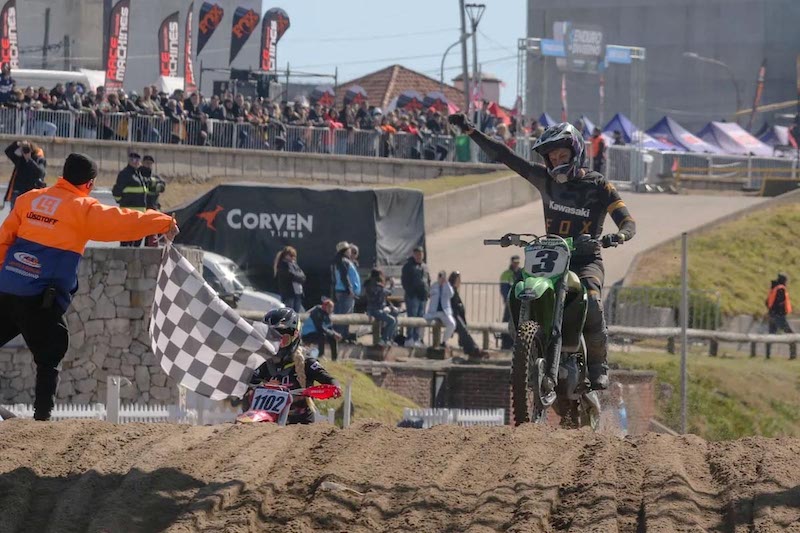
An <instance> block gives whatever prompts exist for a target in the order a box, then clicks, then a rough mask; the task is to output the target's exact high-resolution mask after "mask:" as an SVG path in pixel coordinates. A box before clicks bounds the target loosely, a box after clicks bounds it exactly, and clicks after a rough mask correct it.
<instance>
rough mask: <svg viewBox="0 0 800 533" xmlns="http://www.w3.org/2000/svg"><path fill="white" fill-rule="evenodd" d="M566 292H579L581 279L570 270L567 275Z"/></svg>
mask: <svg viewBox="0 0 800 533" xmlns="http://www.w3.org/2000/svg"><path fill="white" fill-rule="evenodd" d="M567 290H568V291H570V292H579V291H580V290H581V278H579V277H578V275H577V274H576V273H575V272H573V271H572V270H570V271H569V272H568V273H567Z"/></svg>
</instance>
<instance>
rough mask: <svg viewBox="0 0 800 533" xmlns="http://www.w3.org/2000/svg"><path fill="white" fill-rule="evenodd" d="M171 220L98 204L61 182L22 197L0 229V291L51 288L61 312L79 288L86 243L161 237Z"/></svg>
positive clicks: (26, 293) (26, 292) (31, 292)
mask: <svg viewBox="0 0 800 533" xmlns="http://www.w3.org/2000/svg"><path fill="white" fill-rule="evenodd" d="M171 222H172V217H170V216H169V215H165V214H163V213H159V212H158V211H146V212H144V213H142V212H139V211H132V210H130V209H121V208H119V207H110V206H106V205H103V204H101V203H100V202H98V201H97V199H96V198H92V197H90V196H88V191H87V190H86V189H85V188H80V189H79V188H78V187H76V186H74V185H72V184H71V183H69V182H68V181H67V180H65V179H64V178H59V180H58V182H57V183H56V184H55V185H53V186H52V187H46V188H44V189H36V190H33V191H30V192H28V193H25V194H23V195H21V196H20V197H19V198H18V199H17V203H16V204H15V205H14V209H13V210H12V211H11V213H10V214H9V215H8V218H6V220H5V222H3V225H2V227H0V265H2V266H0V292H3V293H7V294H16V295H20V296H35V295H38V294H42V293H43V292H44V291H45V290H46V289H47V288H48V287H55V288H56V301H57V302H58V303H59V305H60V306H61V308H62V310H64V311H66V309H67V307H69V302H70V301H71V299H72V294H74V293H75V291H76V290H78V263H79V262H80V258H81V256H82V255H83V250H84V248H85V247H86V243H87V242H88V241H109V242H110V241H132V240H137V239H141V238H144V237H146V236H147V235H153V234H156V233H166V232H167V231H168V230H169V227H170V225H171Z"/></svg>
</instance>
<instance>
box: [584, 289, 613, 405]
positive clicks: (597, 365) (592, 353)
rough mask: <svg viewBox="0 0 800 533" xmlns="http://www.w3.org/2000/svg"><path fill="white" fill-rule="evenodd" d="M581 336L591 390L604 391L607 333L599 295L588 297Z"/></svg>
mask: <svg viewBox="0 0 800 533" xmlns="http://www.w3.org/2000/svg"><path fill="white" fill-rule="evenodd" d="M583 336H584V339H585V340H586V352H587V353H586V359H587V363H588V365H589V381H590V382H591V384H592V390H606V389H607V388H608V362H607V361H608V332H607V330H606V321H605V318H604V317H603V307H602V306H601V305H600V298H599V295H591V296H589V306H588V309H587V310H586V323H585V324H584V326H583Z"/></svg>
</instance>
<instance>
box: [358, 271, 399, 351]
mask: <svg viewBox="0 0 800 533" xmlns="http://www.w3.org/2000/svg"><path fill="white" fill-rule="evenodd" d="M392 283H393V282H392V280H391V279H389V282H388V283H387V282H386V281H385V279H384V277H383V271H382V270H381V269H379V268H373V269H372V272H370V275H369V278H367V281H366V282H365V283H364V294H366V296H367V314H368V315H369V316H371V317H372V318H374V319H375V320H378V321H380V322H381V323H382V325H383V327H382V330H381V340H380V345H381V346H391V345H392V341H393V339H394V334H395V330H396V329H397V314H398V313H397V309H395V308H394V307H393V306H392V305H390V304H389V302H388V301H387V300H386V297H387V296H389V295H390V294H392Z"/></svg>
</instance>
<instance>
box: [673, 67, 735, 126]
mask: <svg viewBox="0 0 800 533" xmlns="http://www.w3.org/2000/svg"><path fill="white" fill-rule="evenodd" d="M683 57H688V58H689V59H694V60H696V61H701V62H703V63H711V64H712V65H717V66H719V67H722V68H724V69H725V70H726V71H727V72H728V75H729V76H730V77H731V82H732V83H733V88H734V89H736V111H739V110H740V109H741V108H742V95H741V92H740V91H739V82H737V81H736V75H735V74H734V73H733V69H731V67H730V65H728V64H727V63H723V62H722V61H720V60H719V59H714V58H711V57H705V56H701V55H700V54H697V53H695V52H684V53H683ZM734 116H735V115H734ZM737 120H738V119H737Z"/></svg>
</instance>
